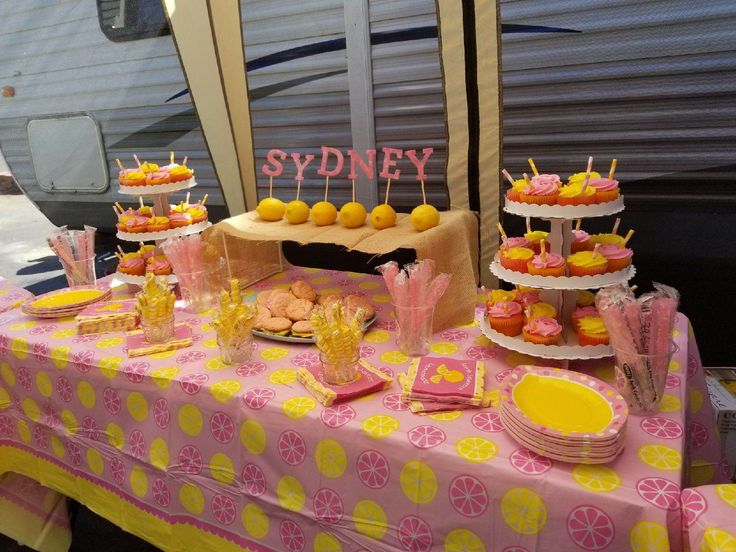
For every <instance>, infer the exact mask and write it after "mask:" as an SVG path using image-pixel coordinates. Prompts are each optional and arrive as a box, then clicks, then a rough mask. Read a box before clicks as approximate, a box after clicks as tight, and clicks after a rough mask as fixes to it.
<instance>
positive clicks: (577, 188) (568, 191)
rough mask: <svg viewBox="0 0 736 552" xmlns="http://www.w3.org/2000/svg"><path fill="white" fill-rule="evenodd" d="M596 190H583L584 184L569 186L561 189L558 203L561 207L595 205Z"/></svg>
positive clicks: (586, 188) (587, 187)
mask: <svg viewBox="0 0 736 552" xmlns="http://www.w3.org/2000/svg"><path fill="white" fill-rule="evenodd" d="M595 198H596V195H595V189H594V188H592V187H591V186H586V187H585V188H584V189H583V183H582V182H581V183H579V184H577V183H575V184H568V185H567V186H563V187H562V188H560V195H559V196H558V197H557V203H559V204H560V205H592V204H593V203H595Z"/></svg>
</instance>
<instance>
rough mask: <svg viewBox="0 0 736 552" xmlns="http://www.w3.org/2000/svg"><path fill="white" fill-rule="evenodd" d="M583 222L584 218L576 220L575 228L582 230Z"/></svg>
mask: <svg viewBox="0 0 736 552" xmlns="http://www.w3.org/2000/svg"><path fill="white" fill-rule="evenodd" d="M582 223H583V219H578V220H576V221H575V230H580V225H581V224H582Z"/></svg>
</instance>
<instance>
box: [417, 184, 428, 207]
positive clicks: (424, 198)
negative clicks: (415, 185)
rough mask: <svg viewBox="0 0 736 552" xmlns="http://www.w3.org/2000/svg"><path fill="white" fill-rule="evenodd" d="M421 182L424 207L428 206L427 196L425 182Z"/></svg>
mask: <svg viewBox="0 0 736 552" xmlns="http://www.w3.org/2000/svg"><path fill="white" fill-rule="evenodd" d="M419 182H421V184H422V204H423V205H426V204H427V196H426V194H425V193H424V180H420V181H419Z"/></svg>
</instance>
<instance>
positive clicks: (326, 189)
mask: <svg viewBox="0 0 736 552" xmlns="http://www.w3.org/2000/svg"><path fill="white" fill-rule="evenodd" d="M329 191H330V175H329V174H328V175H327V176H325V201H327V192H329Z"/></svg>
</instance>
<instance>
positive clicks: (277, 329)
mask: <svg viewBox="0 0 736 552" xmlns="http://www.w3.org/2000/svg"><path fill="white" fill-rule="evenodd" d="M290 329H291V320H289V319H288V318H282V317H280V316H276V317H273V318H269V319H268V320H266V321H265V322H264V323H263V330H264V331H266V332H269V333H273V334H278V335H286V334H287V333H288V332H289V330H290Z"/></svg>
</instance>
